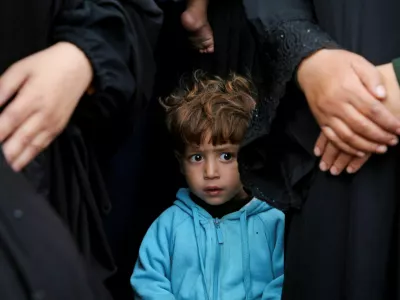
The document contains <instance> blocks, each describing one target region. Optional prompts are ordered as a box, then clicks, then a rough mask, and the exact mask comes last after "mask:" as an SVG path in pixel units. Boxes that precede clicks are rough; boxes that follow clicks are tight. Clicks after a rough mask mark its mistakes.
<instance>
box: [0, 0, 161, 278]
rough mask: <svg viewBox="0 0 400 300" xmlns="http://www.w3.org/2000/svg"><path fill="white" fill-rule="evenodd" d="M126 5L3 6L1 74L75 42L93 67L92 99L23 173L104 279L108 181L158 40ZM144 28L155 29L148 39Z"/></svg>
mask: <svg viewBox="0 0 400 300" xmlns="http://www.w3.org/2000/svg"><path fill="white" fill-rule="evenodd" d="M123 5H124V6H125V7H126V10H125V9H124V8H123V7H122V5H121V4H120V3H119V2H118V1H115V0H91V1H81V0H68V1H59V0H43V1H31V0H18V1H4V2H2V3H1V4H0V25H1V28H2V29H1V31H0V41H1V42H2V47H1V50H0V72H3V71H4V70H5V69H6V68H7V67H9V66H10V65H11V64H12V63H14V62H16V61H17V60H19V59H21V58H23V57H26V56H27V55H30V54H32V53H35V52H37V51H39V50H42V49H45V48H46V47H48V46H50V45H51V44H53V43H55V42H58V41H67V42H72V43H74V44H75V45H76V46H78V47H79V48H80V49H81V50H82V51H83V52H85V54H86V55H87V57H88V58H89V60H90V62H91V64H92V67H93V70H94V80H93V87H94V89H95V94H94V95H92V96H88V95H86V96H85V97H84V98H83V99H82V100H81V101H80V103H79V105H78V107H77V109H76V111H75V113H74V115H73V117H72V119H71V121H70V123H69V124H68V126H67V127H66V129H65V130H64V131H63V132H62V133H61V134H60V136H59V137H58V138H57V139H56V140H55V141H54V142H53V143H52V144H51V145H50V146H49V147H48V149H46V150H45V151H44V152H43V153H42V154H41V155H39V156H38V158H37V159H35V161H34V162H33V163H31V164H30V165H29V166H28V167H27V168H26V169H25V170H24V174H25V175H26V177H27V178H28V179H29V181H30V182H31V183H32V185H33V186H34V188H35V189H36V190H37V191H38V192H39V193H40V194H42V195H43V196H44V197H46V198H47V199H48V201H49V202H50V204H51V205H52V206H53V208H54V209H55V210H56V211H57V213H58V215H59V216H60V217H61V219H62V220H63V221H64V223H65V224H66V225H67V226H68V228H69V230H70V232H71V233H72V235H73V237H74V239H75V241H76V243H77V245H78V247H79V250H80V251H81V253H82V254H83V256H84V258H85V263H86V264H87V265H88V266H89V267H88V269H90V270H91V273H92V274H93V276H95V277H97V278H99V279H100V280H104V279H105V278H107V277H109V275H110V274H111V273H112V272H113V271H114V270H115V265H114V262H113V258H112V255H111V253H110V250H109V246H108V243H107V239H106V236H105V233H104V228H103V217H104V216H105V214H107V213H108V212H109V210H110V208H111V204H110V201H109V198H108V194H107V191H106V188H105V184H104V179H103V178H104V176H103V174H104V172H105V171H107V170H108V165H109V162H110V159H111V156H112V155H113V154H114V153H115V151H116V149H118V147H119V146H120V145H121V143H122V141H123V140H124V139H125V138H126V136H128V134H129V133H130V132H131V128H132V123H133V119H134V118H135V116H137V114H140V113H141V112H142V110H143V109H144V107H145V106H146V103H147V101H148V100H149V98H150V95H151V92H152V79H153V75H154V70H155V69H154V64H153V61H152V51H151V50H152V49H151V47H152V41H150V37H149V36H151V35H154V34H155V33H156V31H155V30H154V28H151V24H152V22H153V19H157V20H158V19H159V18H160V14H158V15H157V14H153V12H152V11H148V10H147V9H146V7H147V6H148V3H146V1H142V0H131V1H123ZM157 22H158V21H157ZM147 29H151V30H153V31H152V34H150V35H149V36H148V35H147ZM38 222H40V220H38ZM49 226H51V225H49Z"/></svg>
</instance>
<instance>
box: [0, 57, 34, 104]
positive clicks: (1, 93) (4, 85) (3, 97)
mask: <svg viewBox="0 0 400 300" xmlns="http://www.w3.org/2000/svg"><path fill="white" fill-rule="evenodd" d="M23 62H24V61H23V60H22V61H20V62H18V63H16V64H14V65H12V66H11V67H10V68H8V69H7V70H6V71H5V72H4V73H3V75H1V77H0V106H3V105H4V104H5V103H6V102H7V101H8V100H9V99H10V98H11V97H13V96H14V95H15V94H16V93H17V92H18V90H19V89H20V88H21V86H23V84H24V83H25V82H26V80H27V79H28V77H29V72H28V71H27V69H26V68H24V63H23Z"/></svg>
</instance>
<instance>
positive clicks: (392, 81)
mask: <svg viewBox="0 0 400 300" xmlns="http://www.w3.org/2000/svg"><path fill="white" fill-rule="evenodd" d="M377 70H378V71H379V72H380V74H381V77H382V82H383V83H384V84H385V87H386V90H387V91H388V96H387V98H386V99H385V100H384V101H382V103H383V104H384V105H385V107H386V108H387V109H389V111H390V112H391V113H392V114H393V115H394V116H396V117H398V118H400V87H399V84H398V80H397V78H396V74H395V72H394V69H393V65H392V64H391V63H390V64H385V65H381V66H378V67H377ZM315 148H316V149H320V151H321V152H318V151H317V152H316V153H315V154H316V155H317V156H319V155H321V153H323V154H322V158H321V162H320V169H321V170H322V171H327V170H328V169H329V170H330V172H331V174H332V175H339V174H340V173H341V172H342V171H343V170H344V169H345V168H346V170H347V172H348V173H355V172H357V171H358V170H359V169H360V168H361V167H362V166H363V165H364V164H365V163H366V162H367V160H368V159H369V158H370V156H371V154H370V153H369V154H367V155H365V156H364V157H362V158H359V157H354V156H353V155H349V154H347V153H344V152H342V151H340V149H338V148H337V147H336V146H335V145H333V144H332V143H331V142H329V141H328V139H327V138H326V137H325V135H324V134H323V133H321V135H320V136H319V138H318V140H317V143H316V147H315Z"/></svg>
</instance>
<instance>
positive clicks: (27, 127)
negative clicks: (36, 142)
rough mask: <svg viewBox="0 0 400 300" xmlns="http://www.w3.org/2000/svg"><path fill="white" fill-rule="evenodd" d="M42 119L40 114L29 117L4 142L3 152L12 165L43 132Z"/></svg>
mask: <svg viewBox="0 0 400 300" xmlns="http://www.w3.org/2000/svg"><path fill="white" fill-rule="evenodd" d="M42 123H43V122H42V120H41V119H40V118H39V116H38V115H33V116H32V117H31V118H28V119H27V120H26V122H24V123H23V124H22V125H21V126H20V127H19V128H17V130H16V131H15V132H14V133H13V134H12V135H11V136H10V137H9V138H8V139H7V140H6V141H5V142H4V144H3V153H4V156H5V158H6V160H7V162H8V163H9V164H10V165H12V164H13V163H14V161H15V159H16V158H17V157H18V156H20V155H21V153H22V152H23V151H24V150H25V149H26V148H27V147H28V146H29V145H30V144H31V142H32V141H33V139H34V138H35V137H36V136H37V135H38V134H39V133H40V132H41V126H42Z"/></svg>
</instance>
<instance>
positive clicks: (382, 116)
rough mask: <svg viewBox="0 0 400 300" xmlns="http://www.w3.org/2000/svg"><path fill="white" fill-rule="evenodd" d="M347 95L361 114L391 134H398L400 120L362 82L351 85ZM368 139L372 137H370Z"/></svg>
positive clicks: (399, 131) (399, 132)
mask: <svg viewBox="0 0 400 300" xmlns="http://www.w3.org/2000/svg"><path fill="white" fill-rule="evenodd" d="M350 95H351V96H350ZM349 96H350V97H349V101H350V103H351V104H352V105H353V106H354V107H355V108H356V110H357V111H358V112H360V113H361V114H362V115H364V116H365V117H367V118H368V119H370V120H371V121H372V122H373V123H375V124H376V125H378V126H379V127H381V128H382V129H384V130H386V131H388V132H390V133H393V134H400V120H399V119H397V118H396V117H395V116H394V115H393V114H392V113H391V112H390V111H389V110H388V109H387V108H386V107H385V106H384V105H383V103H381V102H380V101H378V100H377V99H376V98H375V97H373V96H372V95H371V94H370V93H369V92H368V90H366V89H365V88H364V87H363V86H362V82H360V84H359V85H354V87H352V92H351V94H349ZM370 139H374V137H370Z"/></svg>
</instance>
